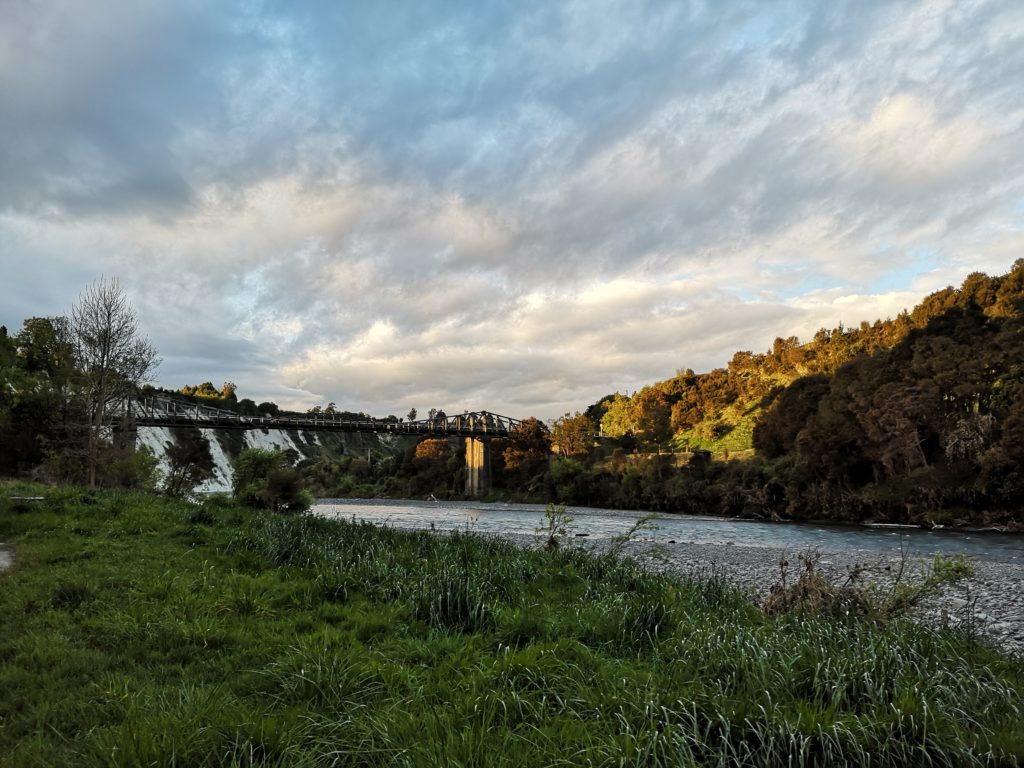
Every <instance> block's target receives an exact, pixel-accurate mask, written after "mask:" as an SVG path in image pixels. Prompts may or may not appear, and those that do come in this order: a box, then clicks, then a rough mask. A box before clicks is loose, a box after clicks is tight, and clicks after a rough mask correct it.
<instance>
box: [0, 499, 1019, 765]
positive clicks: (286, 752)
mask: <svg viewBox="0 0 1024 768" xmlns="http://www.w3.org/2000/svg"><path fill="white" fill-rule="evenodd" d="M0 487H2V486H0ZM26 491H28V492H24V491H23V492H21V493H19V494H17V495H42V496H45V499H44V500H43V501H42V502H33V503H31V504H29V505H26V508H21V507H17V508H16V509H12V508H11V506H10V505H9V504H8V503H7V501H6V495H5V494H3V493H0V530H2V535H3V538H4V540H5V541H7V542H8V543H9V544H10V545H12V546H13V547H14V548H15V550H16V560H15V566H14V568H13V569H12V570H11V571H9V572H7V573H5V574H3V575H0V660H2V663H0V690H2V691H3V692H4V695H3V696H0V765H11V766H21V765H76V766H77V765H82V766H110V765H168V766H170V765H197V766H215V765H216V766H221V765H237V766H253V765H263V766H328V765H330V766H346V765H351V766H357V765H358V766H364V765H379V766H392V765H397V766H432V765H438V766H441V765H443V766H537V765H593V766H605V765H607V766H612V765H615V766H618V765H644V766H678V765H701V766H703V765H711V766H719V765H720V766H732V765H748V766H800V765H804V766H827V765H844V764H845V765H861V764H863V765H875V766H903V765H935V766H985V765H988V766H1011V765H1018V764H1020V761H1021V760H1022V759H1024V694H1022V690H1024V664H1022V662H1021V660H1020V659H1016V658H1011V657H1008V656H1005V655H1002V654H1000V653H999V652H998V651H996V650H995V649H992V648H989V647H987V646H986V645H985V644H984V643H980V642H977V641H976V640H975V639H972V638H969V637H966V636H964V635H963V634H958V633H956V632H951V631H937V630H933V629H929V628H927V627H923V626H920V625H917V624H914V623H910V622H907V621H904V620H902V619H900V618H897V617H893V618H891V619H889V620H886V621H874V620H862V619H861V618H858V617H855V616H845V617H839V618H834V617H831V616H829V615H825V614H824V613H820V614H815V613H813V612H811V611H806V610H782V611H778V612H777V613H773V614H772V615H766V614H765V612H763V611H762V610H760V609H759V607H758V606H756V605H754V604H753V603H752V602H751V601H750V599H749V598H748V597H747V596H745V595H744V594H743V593H741V592H739V591H737V590H736V589H734V588H732V587H731V586H730V585H729V584H728V583H726V582H725V580H724V579H722V578H721V577H720V575H717V574H714V573H712V574H709V575H708V576H706V577H700V578H698V577H689V578H685V579H677V578H672V577H669V576H666V575H660V574H655V573H650V572H647V571H645V570H643V569H642V568H640V567H639V566H638V565H637V564H636V563H633V562H630V561H628V560H623V559H622V558H621V557H617V556H615V555H614V554H612V553H606V554H588V553H586V552H583V551H581V550H579V549H576V548H573V547H570V546H565V545H564V542H562V543H561V545H560V546H558V547H556V548H551V550H550V551H546V550H544V549H542V548H538V549H532V550H531V549H528V548H522V547H518V546H516V545H514V544H512V543H509V542H507V541H503V540H500V539H495V538H488V537H483V536H479V535H474V534H472V533H463V532H460V533H456V534H451V535H438V534H435V533H431V532H426V531H399V530H394V529H388V528H379V527H375V526H371V525H367V524H364V523H356V522H351V521H330V520H324V519H320V518H316V517H311V516H308V515H288V516H282V515H280V514H276V513H273V512H271V511H259V510H251V509H247V508H245V507H239V506H235V505H234V504H233V503H232V502H230V501H227V500H223V499H222V500H218V501H215V502H212V503H209V504H204V505H203V506H202V507H196V506H195V505H189V504H186V503H185V502H181V501H177V500H173V499H165V498H156V497H150V496H146V495H143V494H131V493H121V494H108V493H105V492H99V493H95V494H93V493H86V492H82V491H80V490H76V489H47V488H41V487H36V486H29V487H28V488H27V489H26ZM12 495H14V494H12ZM197 510H198V512H197Z"/></svg>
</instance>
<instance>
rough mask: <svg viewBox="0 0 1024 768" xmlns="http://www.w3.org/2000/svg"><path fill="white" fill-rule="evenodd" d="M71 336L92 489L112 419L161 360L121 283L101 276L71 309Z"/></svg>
mask: <svg viewBox="0 0 1024 768" xmlns="http://www.w3.org/2000/svg"><path fill="white" fill-rule="evenodd" d="M71 333H72V338H73V341H74V345H75V357H76V358H77V360H76V362H77V363H78V367H79V369H80V371H81V373H82V395H83V399H84V401H85V412H86V417H87V420H88V436H89V444H88V454H87V455H88V467H89V487H90V488H95V487H96V465H97V463H98V459H99V449H100V444H101V441H102V437H103V431H104V429H105V428H106V427H107V426H108V420H109V417H110V416H111V414H112V413H114V412H116V411H117V409H118V407H119V406H125V405H127V403H128V401H129V399H130V398H131V396H132V394H133V393H134V392H135V390H136V388H137V387H138V386H139V384H140V383H142V382H143V381H145V380H147V379H148V378H149V377H150V376H151V375H152V374H153V372H154V371H155V370H156V367H157V366H158V365H159V364H160V359H159V358H158V357H157V354H156V350H155V349H154V348H153V345H152V344H151V343H150V342H149V339H147V338H146V337H145V336H142V335H141V334H140V333H139V324H138V318H137V317H136V315H135V309H134V308H133V307H132V306H131V304H129V303H128V299H127V297H126V296H125V295H124V291H122V290H121V286H120V285H119V284H118V282H117V280H109V281H108V280H104V279H103V278H101V279H100V280H98V281H96V282H95V283H93V284H92V285H90V286H89V287H88V288H86V289H85V290H84V291H83V292H82V294H81V296H79V297H78V303H77V304H75V306H74V307H72V308H71Z"/></svg>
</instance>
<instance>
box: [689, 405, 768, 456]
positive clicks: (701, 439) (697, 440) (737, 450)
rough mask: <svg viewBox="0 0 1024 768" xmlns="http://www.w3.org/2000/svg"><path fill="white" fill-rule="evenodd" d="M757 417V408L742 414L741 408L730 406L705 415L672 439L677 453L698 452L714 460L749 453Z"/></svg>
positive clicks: (758, 411)
mask: <svg viewBox="0 0 1024 768" xmlns="http://www.w3.org/2000/svg"><path fill="white" fill-rule="evenodd" d="M760 416H761V409H760V408H759V407H751V408H750V409H748V410H744V409H743V408H742V406H739V405H736V406H730V407H729V408H726V409H724V410H723V411H721V412H719V413H716V414H711V415H709V416H708V417H707V418H706V419H705V420H704V421H703V422H701V423H700V424H698V425H697V426H695V427H693V428H692V429H688V430H686V431H683V432H679V433H677V434H676V435H675V437H674V438H673V443H674V445H675V446H676V448H677V449H690V450H693V449H698V448H699V449H701V450H705V451H711V452H712V453H713V454H715V455H716V456H721V455H724V454H726V453H728V454H730V455H736V454H742V453H743V452H745V451H751V450H753V447H754V426H755V425H756V424H757V420H758V419H759V418H760Z"/></svg>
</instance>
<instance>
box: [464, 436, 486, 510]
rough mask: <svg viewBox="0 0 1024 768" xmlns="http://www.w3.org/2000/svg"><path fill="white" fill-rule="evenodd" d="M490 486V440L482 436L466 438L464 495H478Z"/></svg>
mask: <svg viewBox="0 0 1024 768" xmlns="http://www.w3.org/2000/svg"><path fill="white" fill-rule="evenodd" d="M490 488H491V442H490V440H488V439H487V438H484V437H467V438H466V495H467V496H479V495H480V494H481V493H483V492H484V491H488V490H490Z"/></svg>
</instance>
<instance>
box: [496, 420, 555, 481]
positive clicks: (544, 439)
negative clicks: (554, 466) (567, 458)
mask: <svg viewBox="0 0 1024 768" xmlns="http://www.w3.org/2000/svg"><path fill="white" fill-rule="evenodd" d="M507 441H508V442H507V447H506V448H505V449H504V451H503V452H502V456H503V458H504V460H505V469H506V470H507V471H508V472H510V473H512V474H514V475H516V476H517V479H518V480H520V481H525V480H529V479H530V478H532V477H533V476H534V475H537V474H539V473H540V472H543V471H544V470H545V469H547V466H548V461H549V459H550V458H551V435H550V434H549V432H548V428H547V427H546V426H544V422H542V421H540V420H539V419H535V418H533V417H531V418H528V419H523V420H522V421H521V422H519V423H518V424H516V425H515V426H514V427H512V429H511V430H509V433H508V438H507Z"/></svg>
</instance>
